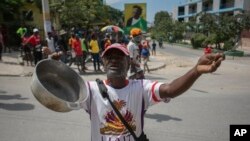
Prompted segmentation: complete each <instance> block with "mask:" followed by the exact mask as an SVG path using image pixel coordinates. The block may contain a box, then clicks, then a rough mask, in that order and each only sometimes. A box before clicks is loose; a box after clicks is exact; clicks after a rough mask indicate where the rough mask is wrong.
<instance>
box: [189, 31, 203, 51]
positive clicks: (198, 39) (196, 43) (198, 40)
mask: <svg viewBox="0 0 250 141" xmlns="http://www.w3.org/2000/svg"><path fill="white" fill-rule="evenodd" d="M206 38H207V36H205V35H204V34H201V33H197V34H194V35H193V36H192V38H191V44H192V46H193V48H199V47H202V44H203V42H204V41H205V40H206Z"/></svg>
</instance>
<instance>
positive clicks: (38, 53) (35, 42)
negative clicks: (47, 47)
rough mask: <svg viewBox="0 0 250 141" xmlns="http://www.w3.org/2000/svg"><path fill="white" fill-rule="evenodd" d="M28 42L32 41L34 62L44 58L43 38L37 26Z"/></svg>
mask: <svg viewBox="0 0 250 141" xmlns="http://www.w3.org/2000/svg"><path fill="white" fill-rule="evenodd" d="M27 43H30V44H31V46H32V50H33V56H34V63H35V65H36V64H37V62H38V61H40V60H42V57H43V55H42V45H41V38H40V35H39V30H38V29H37V28H34V29H33V35H31V36H30V38H29V39H28V40H27V42H26V43H25V44H27Z"/></svg>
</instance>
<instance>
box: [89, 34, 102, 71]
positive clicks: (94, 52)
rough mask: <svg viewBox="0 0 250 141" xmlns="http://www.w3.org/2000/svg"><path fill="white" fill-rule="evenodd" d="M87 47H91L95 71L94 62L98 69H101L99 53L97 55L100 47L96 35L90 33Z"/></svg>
mask: <svg viewBox="0 0 250 141" xmlns="http://www.w3.org/2000/svg"><path fill="white" fill-rule="evenodd" d="M89 47H90V49H91V54H92V58H93V65H94V69H95V71H97V70H96V64H97V67H98V71H101V69H100V55H99V52H100V48H99V45H98V41H97V37H96V35H95V34H92V36H91V40H90V43H89Z"/></svg>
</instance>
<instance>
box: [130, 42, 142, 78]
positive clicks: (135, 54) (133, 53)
mask: <svg viewBox="0 0 250 141" xmlns="http://www.w3.org/2000/svg"><path fill="white" fill-rule="evenodd" d="M127 49H128V51H129V57H130V58H131V59H132V60H133V61H134V62H136V63H137V64H140V53H139V47H138V46H137V45H136V44H135V43H134V42H132V41H130V42H129V43H128V45H127ZM140 70H142V69H141V68H140V67H136V71H137V72H139V71H140ZM135 73H136V72H134V70H132V71H131V66H130V68H129V71H128V77H129V76H132V75H134V74H135Z"/></svg>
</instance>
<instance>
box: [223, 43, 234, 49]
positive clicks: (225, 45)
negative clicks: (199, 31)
mask: <svg viewBox="0 0 250 141" xmlns="http://www.w3.org/2000/svg"><path fill="white" fill-rule="evenodd" d="M233 46H234V42H233V41H232V40H227V41H225V42H224V46H223V50H226V51H227V50H231V49H232V48H233Z"/></svg>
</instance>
